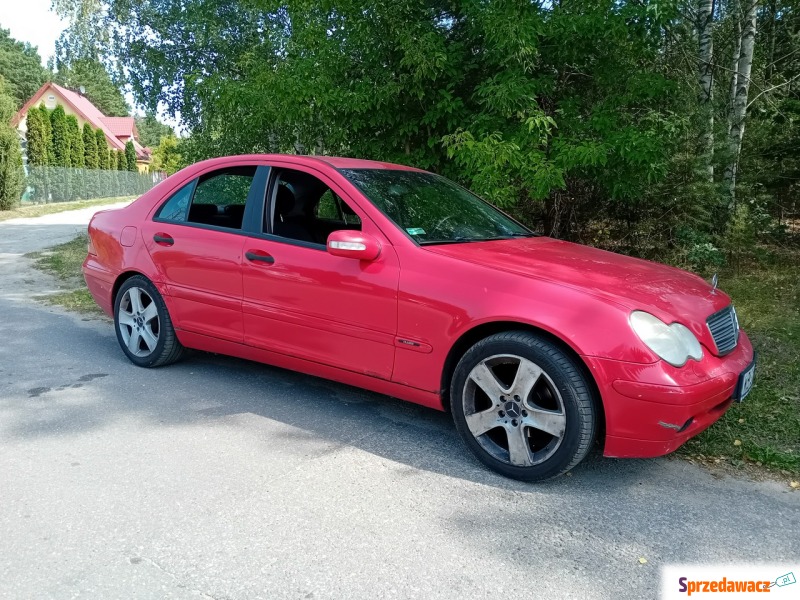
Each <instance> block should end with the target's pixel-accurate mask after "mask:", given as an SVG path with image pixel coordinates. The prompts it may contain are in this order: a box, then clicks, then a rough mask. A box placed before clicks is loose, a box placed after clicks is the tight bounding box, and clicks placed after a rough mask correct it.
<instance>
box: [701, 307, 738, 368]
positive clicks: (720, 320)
mask: <svg viewBox="0 0 800 600" xmlns="http://www.w3.org/2000/svg"><path fill="white" fill-rule="evenodd" d="M706 324H707V325H708V330H709V331H710V332H711V337H712V338H714V344H716V346H717V354H719V355H720V356H722V355H723V354H728V353H729V352H730V351H732V350H733V349H734V348H736V343H737V342H738V341H739V320H738V319H737V318H736V309H734V308H733V306H728V307H727V308H723V309H722V310H721V311H719V312H715V313H714V314H713V315H711V316H710V317H708V319H706Z"/></svg>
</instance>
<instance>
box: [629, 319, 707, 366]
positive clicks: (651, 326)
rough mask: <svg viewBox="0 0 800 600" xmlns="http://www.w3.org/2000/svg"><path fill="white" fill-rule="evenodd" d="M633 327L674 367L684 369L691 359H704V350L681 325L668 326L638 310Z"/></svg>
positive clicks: (654, 350) (643, 339)
mask: <svg viewBox="0 0 800 600" xmlns="http://www.w3.org/2000/svg"><path fill="white" fill-rule="evenodd" d="M630 322H631V327H632V328H633V330H634V331H635V332H636V335H638V336H639V338H641V340H642V341H643V342H644V343H645V344H646V345H647V347H648V348H650V350H652V351H653V352H655V353H656V354H657V355H658V356H659V357H661V358H663V359H664V360H665V361H667V362H668V363H669V364H671V365H672V366H674V367H682V366H683V365H685V364H686V361H687V360H689V359H690V358H693V359H695V360H700V359H701V358H703V348H702V347H701V346H700V342H698V341H697V338H696V337H695V336H694V334H693V333H692V332H691V331H689V330H688V329H687V328H686V327H684V326H683V325H681V324H680V323H672V324H671V325H667V324H666V323H664V321H662V320H661V319H659V318H658V317H654V316H653V315H651V314H650V313H646V312H644V311H641V310H636V311H634V312H632V313H631V318H630Z"/></svg>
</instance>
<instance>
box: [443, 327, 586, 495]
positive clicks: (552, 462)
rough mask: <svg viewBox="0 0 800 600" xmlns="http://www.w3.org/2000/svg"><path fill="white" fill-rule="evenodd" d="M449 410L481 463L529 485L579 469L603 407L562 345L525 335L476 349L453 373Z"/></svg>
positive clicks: (492, 339)
mask: <svg viewBox="0 0 800 600" xmlns="http://www.w3.org/2000/svg"><path fill="white" fill-rule="evenodd" d="M450 404H451V408H452V413H453V420H454V421H455V425H456V429H457V430H458V432H459V434H460V435H461V438H462V439H463V440H464V442H465V443H466V445H467V447H468V448H469V449H470V450H471V451H472V453H473V454H474V455H475V456H476V457H477V458H478V460H480V461H481V462H482V463H483V464H484V465H486V466H487V467H489V468H490V469H492V470H494V471H497V472H498V473H501V474H502V475H505V476H506V477H510V478H513V479H519V480H522V481H529V482H533V481H542V480H544V479H549V478H551V477H555V476H557V475H561V474H562V473H566V472H567V471H569V470H570V469H572V468H573V467H574V466H575V465H577V464H578V463H579V462H581V460H583V459H584V458H585V457H586V455H587V454H588V452H589V450H590V448H591V447H592V442H593V441H594V437H595V432H596V429H597V421H598V418H597V411H598V408H597V407H598V402H597V399H596V398H595V393H594V392H593V387H592V386H590V385H589V383H588V381H587V379H586V376H585V375H584V373H583V371H582V369H581V368H580V367H579V366H578V364H576V363H575V361H574V360H573V359H572V358H571V357H570V356H569V355H568V354H567V353H566V352H565V351H564V350H562V349H561V348H560V347H559V346H558V345H557V344H555V343H553V342H552V341H550V340H548V339H547V338H545V337H543V336H539V335H536V334H534V333H530V332H526V331H509V332H504V333H498V334H495V335H492V336H489V337H487V338H485V339H483V340H481V341H480V342H478V343H476V344H475V345H474V346H472V348H470V349H469V350H468V351H467V352H466V354H464V356H463V357H462V358H461V360H460V361H459V363H458V365H457V366H456V369H455V371H454V373H453V378H452V382H451V386H450Z"/></svg>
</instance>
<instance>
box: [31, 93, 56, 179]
mask: <svg viewBox="0 0 800 600" xmlns="http://www.w3.org/2000/svg"><path fill="white" fill-rule="evenodd" d="M32 110H37V109H32ZM38 111H39V114H40V115H41V117H42V125H43V127H44V141H45V144H46V145H47V153H46V154H45V156H46V157H47V162H46V163H44V164H46V165H53V164H55V154H54V152H55V151H54V149H53V125H52V123H51V121H50V111H49V110H47V107H46V106H45V105H44V104H40V105H39V108H38Z"/></svg>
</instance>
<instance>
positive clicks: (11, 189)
mask: <svg viewBox="0 0 800 600" xmlns="http://www.w3.org/2000/svg"><path fill="white" fill-rule="evenodd" d="M14 109H15V103H14V99H13V98H12V97H11V96H10V95H9V94H8V93H7V87H6V84H5V81H4V80H3V79H2V77H0V210H7V209H10V208H14V206H16V204H17V203H18V202H19V198H20V196H21V195H22V190H23V188H24V186H25V173H24V171H23V170H22V152H21V151H20V147H19V136H18V135H17V132H16V131H15V130H14V128H13V127H11V126H10V125H9V124H8V123H9V121H10V120H11V117H12V116H13V115H14Z"/></svg>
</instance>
